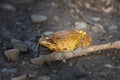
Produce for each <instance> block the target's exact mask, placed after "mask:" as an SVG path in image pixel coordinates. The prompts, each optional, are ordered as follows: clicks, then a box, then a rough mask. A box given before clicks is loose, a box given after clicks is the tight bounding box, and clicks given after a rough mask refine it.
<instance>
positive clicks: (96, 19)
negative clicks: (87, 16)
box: [91, 17, 101, 22]
mask: <svg viewBox="0 0 120 80" xmlns="http://www.w3.org/2000/svg"><path fill="white" fill-rule="evenodd" d="M91 20H93V21H96V22H98V21H100V20H101V18H99V17H92V19H91Z"/></svg>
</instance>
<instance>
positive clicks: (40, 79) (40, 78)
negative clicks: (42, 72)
mask: <svg viewBox="0 0 120 80" xmlns="http://www.w3.org/2000/svg"><path fill="white" fill-rule="evenodd" d="M37 80H50V77H49V76H41V77H39V78H38V79H37Z"/></svg>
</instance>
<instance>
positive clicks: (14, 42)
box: [11, 39, 28, 52]
mask: <svg viewBox="0 0 120 80" xmlns="http://www.w3.org/2000/svg"><path fill="white" fill-rule="evenodd" d="M11 42H12V45H13V47H14V48H16V49H18V50H19V51H21V52H26V51H27V50H28V46H27V45H26V44H25V43H24V42H22V41H20V40H16V39H12V40H11Z"/></svg>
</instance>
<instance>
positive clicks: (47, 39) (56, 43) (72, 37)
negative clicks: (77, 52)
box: [38, 30, 92, 52]
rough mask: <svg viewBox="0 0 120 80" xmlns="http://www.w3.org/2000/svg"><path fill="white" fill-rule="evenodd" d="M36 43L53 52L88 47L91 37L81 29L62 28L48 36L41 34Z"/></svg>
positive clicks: (90, 43)
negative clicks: (62, 29)
mask: <svg viewBox="0 0 120 80" xmlns="http://www.w3.org/2000/svg"><path fill="white" fill-rule="evenodd" d="M38 45H43V46H45V47H47V48H48V49H50V50H52V51H54V52H64V51H71V50H74V49H76V48H83V47H89V46H91V45H92V38H91V37H90V36H89V35H87V34H86V32H85V31H83V30H64V31H58V32H56V33H53V34H51V35H49V36H46V35H44V34H43V35H42V37H41V38H40V40H39V42H38Z"/></svg>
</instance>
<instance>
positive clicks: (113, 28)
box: [108, 25, 118, 30]
mask: <svg viewBox="0 0 120 80" xmlns="http://www.w3.org/2000/svg"><path fill="white" fill-rule="evenodd" d="M108 29H109V30H117V29H118V26H116V25H111V26H109V27H108Z"/></svg>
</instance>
